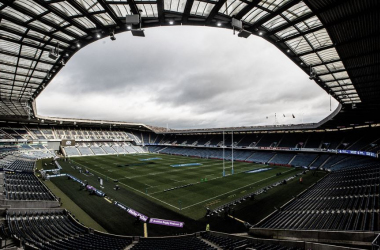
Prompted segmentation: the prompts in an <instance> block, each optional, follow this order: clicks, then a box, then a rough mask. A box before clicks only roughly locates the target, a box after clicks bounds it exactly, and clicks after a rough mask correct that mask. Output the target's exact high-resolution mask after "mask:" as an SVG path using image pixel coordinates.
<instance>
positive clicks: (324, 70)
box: [313, 65, 329, 75]
mask: <svg viewBox="0 0 380 250" xmlns="http://www.w3.org/2000/svg"><path fill="white" fill-rule="evenodd" d="M313 69H314V71H315V72H316V73H317V75H320V74H325V73H328V72H329V70H328V69H327V67H326V66H325V65H320V66H316V67H313Z"/></svg>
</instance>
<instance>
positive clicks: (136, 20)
mask: <svg viewBox="0 0 380 250" xmlns="http://www.w3.org/2000/svg"><path fill="white" fill-rule="evenodd" d="M140 12H142V11H141V10H139V14H133V15H127V16H125V23H126V25H127V29H128V30H130V31H131V33H132V35H133V36H140V37H145V33H144V30H143V29H142V28H141V14H140ZM132 25H139V28H138V29H133V27H132Z"/></svg>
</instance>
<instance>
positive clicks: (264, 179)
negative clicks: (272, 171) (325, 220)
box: [182, 169, 294, 210]
mask: <svg viewBox="0 0 380 250" xmlns="http://www.w3.org/2000/svg"><path fill="white" fill-rule="evenodd" d="M291 170H294V169H290V170H288V171H286V172H284V173H287V172H289V171H291ZM273 177H275V176H270V177H268V178H265V179H262V180H259V181H256V182H253V183H250V184H248V185H245V186H243V187H239V188H236V189H234V190H231V191H228V192H226V193H224V194H220V195H217V196H214V197H211V198H209V199H206V200H204V201H200V202H197V203H194V204H192V205H190V206H187V207H183V208H182V210H184V209H187V208H189V207H193V206H195V205H198V204H200V203H203V202H205V201H209V200H212V199H215V198H217V197H219V196H222V195H225V194H228V193H231V192H235V191H236V190H239V189H242V188H245V187H248V186H251V185H253V184H256V183H259V182H262V181H264V180H267V179H270V178H273ZM218 178H219V177H218Z"/></svg>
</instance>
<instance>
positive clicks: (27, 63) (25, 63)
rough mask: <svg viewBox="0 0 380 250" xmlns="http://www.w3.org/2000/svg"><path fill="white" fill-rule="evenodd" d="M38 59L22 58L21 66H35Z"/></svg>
mask: <svg viewBox="0 0 380 250" xmlns="http://www.w3.org/2000/svg"><path fill="white" fill-rule="evenodd" d="M36 63H37V62H36V61H32V60H29V59H25V58H20V60H19V62H18V64H19V65H21V66H24V67H26V68H28V67H34V66H35V65H36Z"/></svg>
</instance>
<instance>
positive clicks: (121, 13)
mask: <svg viewBox="0 0 380 250" xmlns="http://www.w3.org/2000/svg"><path fill="white" fill-rule="evenodd" d="M111 7H112V9H113V11H115V14H116V16H118V17H125V16H126V15H131V12H130V9H131V7H130V6H129V5H128V4H117V5H116V4H111Z"/></svg>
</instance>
